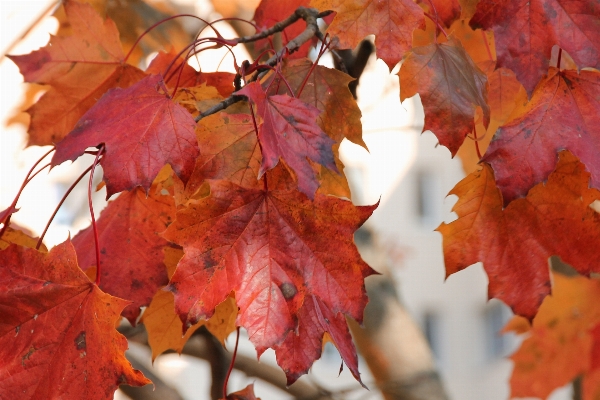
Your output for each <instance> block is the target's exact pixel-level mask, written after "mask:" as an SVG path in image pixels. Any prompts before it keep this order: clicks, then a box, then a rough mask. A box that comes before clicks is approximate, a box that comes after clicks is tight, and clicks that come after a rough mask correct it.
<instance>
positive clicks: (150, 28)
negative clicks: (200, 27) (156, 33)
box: [123, 14, 222, 63]
mask: <svg viewBox="0 0 600 400" xmlns="http://www.w3.org/2000/svg"><path fill="white" fill-rule="evenodd" d="M179 17H192V18H195V19H198V20H200V21H202V22H204V23H205V24H206V25H208V26H210V27H211V28H212V30H213V31H214V32H215V34H216V35H217V36H219V37H222V36H221V34H220V33H219V31H217V30H216V29H215V28H214V27H213V26H212V23H211V22H208V21H206V20H205V19H203V18H200V17H199V16H197V15H193V14H177V15H173V16H170V17H168V18H165V19H163V20H161V21H158V22H157V23H155V24H154V25H152V26H151V27H149V28H148V29H146V30H145V31H144V32H143V33H142V34H141V35H140V36H139V37H138V38H137V40H136V41H135V43H134V44H133V46H131V49H129V52H128V53H127V55H126V56H125V58H124V59H123V62H124V63H125V62H127V60H128V59H129V56H131V53H133V49H135V47H136V46H137V45H138V44H139V43H140V41H141V40H142V39H143V37H144V36H146V35H147V34H148V33H149V32H150V31H151V30H152V29H154V28H156V27H157V26H158V25H160V24H162V23H164V22H167V21H170V20H172V19H175V18H179Z"/></svg>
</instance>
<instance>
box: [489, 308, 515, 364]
mask: <svg viewBox="0 0 600 400" xmlns="http://www.w3.org/2000/svg"><path fill="white" fill-rule="evenodd" d="M510 317H511V312H510V310H509V309H508V307H507V306H506V305H504V304H503V303H502V302H500V301H499V300H490V302H489V303H488V304H487V306H486V308H485V311H484V321H485V347H486V348H485V353H486V358H487V359H488V360H489V361H493V360H495V359H498V358H501V357H504V356H505V355H506V354H507V353H508V352H509V351H510V349H509V347H510V343H509V342H510V337H509V336H508V335H503V334H502V332H501V331H502V328H503V327H504V325H506V323H507V322H508V320H509V319H510Z"/></svg>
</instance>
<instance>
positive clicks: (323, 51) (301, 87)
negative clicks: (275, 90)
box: [296, 34, 331, 97]
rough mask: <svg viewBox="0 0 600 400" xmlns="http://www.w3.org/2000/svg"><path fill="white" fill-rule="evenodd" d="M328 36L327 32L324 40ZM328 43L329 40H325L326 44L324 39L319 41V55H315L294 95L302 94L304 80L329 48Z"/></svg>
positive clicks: (304, 84)
mask: <svg viewBox="0 0 600 400" xmlns="http://www.w3.org/2000/svg"><path fill="white" fill-rule="evenodd" d="M328 36H329V34H326V35H325V40H327V37H328ZM330 45H331V40H330V41H329V42H327V44H325V41H321V48H320V49H319V55H318V56H317V59H316V60H315V62H313V64H312V65H311V67H310V70H309V71H308V74H306V76H305V77H304V80H303V81H302V84H301V85H300V88H298V93H296V97H300V95H301V94H302V91H303V90H304V86H306V82H308V78H309V77H310V75H311V74H312V73H313V71H314V70H315V67H316V66H317V64H319V60H320V59H321V57H322V56H323V54H325V51H326V50H327V49H328V48H329V46H330Z"/></svg>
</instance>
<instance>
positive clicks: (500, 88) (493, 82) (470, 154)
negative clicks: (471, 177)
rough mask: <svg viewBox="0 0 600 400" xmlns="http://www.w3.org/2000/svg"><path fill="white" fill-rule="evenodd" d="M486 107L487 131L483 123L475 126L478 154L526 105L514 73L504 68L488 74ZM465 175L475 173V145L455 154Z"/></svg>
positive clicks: (462, 147)
mask: <svg viewBox="0 0 600 400" xmlns="http://www.w3.org/2000/svg"><path fill="white" fill-rule="evenodd" d="M488 83H489V90H488V105H489V106H490V124H489V126H488V127H487V129H486V128H485V127H484V126H483V123H479V124H478V123H477V122H476V124H475V129H476V131H477V145H478V146H479V150H480V153H485V151H486V150H487V148H488V146H489V144H490V142H491V140H492V138H493V136H494V133H495V132H496V131H497V130H498V128H499V127H500V126H502V125H503V124H504V123H505V122H506V121H508V120H509V119H510V116H511V115H512V114H513V112H514V111H515V109H518V107H519V106H523V105H524V104H526V103H527V93H526V92H525V88H523V85H521V83H520V82H519V81H518V80H517V78H516V77H515V73H514V72H512V71H511V70H509V69H506V68H498V69H497V70H495V71H493V72H492V73H490V74H488ZM457 155H458V156H459V157H460V158H461V161H462V163H463V169H464V170H465V172H467V173H471V172H473V171H475V170H476V169H477V168H478V167H479V166H478V163H479V156H478V154H477V151H476V150H475V145H474V144H470V145H469V146H467V145H466V144H465V145H463V146H461V147H460V149H459V150H458V152H457Z"/></svg>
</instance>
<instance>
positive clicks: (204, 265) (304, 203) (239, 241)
mask: <svg viewBox="0 0 600 400" xmlns="http://www.w3.org/2000/svg"><path fill="white" fill-rule="evenodd" d="M267 176H269V186H270V187H273V186H274V182H273V181H274V180H275V179H272V178H274V176H272V175H271V173H269V174H268V175H267ZM263 179H265V178H263ZM208 182H209V184H210V195H209V196H207V197H205V198H202V199H200V200H190V201H189V202H188V204H187V207H186V208H183V209H180V210H179V211H178V213H177V220H176V221H175V222H174V223H173V224H171V226H169V228H168V229H167V231H166V232H165V233H164V234H163V236H165V237H166V238H167V239H168V240H170V241H173V242H175V243H177V244H179V245H181V246H183V248H184V251H185V255H184V257H183V258H182V260H181V261H180V262H179V265H178V266H177V270H176V272H175V274H174V275H173V278H172V279H171V283H170V285H169V288H170V290H171V291H172V292H173V293H174V295H175V307H176V311H177V313H178V314H179V315H180V317H181V319H182V321H184V323H185V325H186V326H187V327H189V326H191V325H192V324H194V323H195V322H197V321H198V320H200V319H207V318H209V317H210V316H211V315H212V314H213V313H214V310H215V307H216V306H217V305H218V304H219V303H220V302H222V301H223V300H225V299H226V298H227V296H228V295H229V293H231V292H232V291H234V292H235V299H236V302H237V305H238V307H239V309H240V311H239V314H238V319H237V324H238V325H239V326H243V327H244V328H246V330H247V331H248V334H249V336H250V340H251V341H252V342H253V343H254V345H255V347H256V349H257V351H258V354H259V355H260V354H262V352H263V351H264V350H265V349H267V348H268V347H273V346H276V345H279V344H281V343H283V341H284V339H285V338H286V335H287V334H288V332H290V331H294V330H295V329H296V327H297V326H299V327H302V329H306V332H307V334H308V335H311V336H310V337H311V338H312V339H311V340H310V342H311V343H312V344H313V345H316V343H320V342H321V338H322V335H323V331H327V329H326V328H324V327H323V326H322V325H321V326H320V328H318V329H317V327H313V325H314V324H315V323H316V324H318V321H317V322H313V323H311V322H310V321H306V320H304V319H303V316H305V315H308V314H310V312H311V310H308V309H304V310H302V308H301V307H302V305H303V304H306V302H307V301H308V299H309V296H314V298H315V299H317V300H318V301H319V302H320V304H322V305H323V306H324V307H326V308H327V309H328V310H329V312H330V313H332V314H333V315H337V314H338V313H343V314H346V315H348V316H350V317H352V318H354V319H356V320H357V321H361V320H362V313H363V310H364V307H365V305H366V301H367V298H366V293H365V290H364V278H365V277H366V276H368V275H370V274H372V273H373V270H372V269H371V268H370V267H369V266H368V265H367V264H365V263H364V261H362V259H361V258H360V256H359V254H358V252H357V249H356V247H355V245H354V243H353V237H352V235H353V233H354V231H355V230H356V229H357V228H358V227H359V226H360V225H361V224H362V223H363V222H364V221H365V220H366V219H367V218H368V216H369V215H370V214H371V213H372V212H373V210H374V209H375V207H376V205H375V206H364V207H356V206H354V205H352V203H350V202H349V201H344V200H341V199H338V198H334V197H329V196H322V195H319V194H317V195H316V196H315V199H314V201H311V200H309V199H307V198H306V196H304V195H303V194H301V193H300V192H298V191H297V190H295V189H292V190H290V189H286V188H285V187H282V188H281V189H277V190H275V189H268V190H258V189H247V188H242V187H240V186H237V185H235V184H233V183H231V182H227V181H208ZM313 312H314V311H313ZM304 324H306V325H304ZM306 339H307V340H308V338H306ZM336 339H337V337H336ZM319 346H320V344H319ZM340 346H341V347H343V348H346V347H347V346H351V345H350V344H348V343H340ZM311 351H314V352H315V353H316V352H317V350H311ZM301 364H302V365H303V366H302V368H304V361H303V363H301ZM293 373H294V374H296V373H298V370H293ZM290 379H292V380H293V379H295V378H292V377H290Z"/></svg>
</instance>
